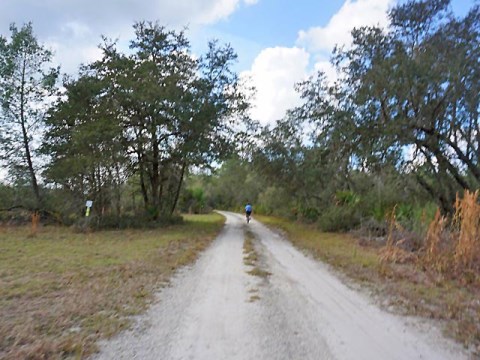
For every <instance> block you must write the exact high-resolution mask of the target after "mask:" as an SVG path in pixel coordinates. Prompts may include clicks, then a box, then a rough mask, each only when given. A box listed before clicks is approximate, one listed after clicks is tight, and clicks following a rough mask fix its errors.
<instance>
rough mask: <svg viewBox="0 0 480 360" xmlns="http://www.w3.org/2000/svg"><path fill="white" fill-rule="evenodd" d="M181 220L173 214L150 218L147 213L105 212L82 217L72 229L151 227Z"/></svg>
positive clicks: (171, 223)
mask: <svg viewBox="0 0 480 360" xmlns="http://www.w3.org/2000/svg"><path fill="white" fill-rule="evenodd" d="M182 222H183V218H182V217H181V216H180V215H175V214H174V215H172V216H163V217H160V218H159V219H157V220H152V218H151V217H150V216H149V215H148V214H147V213H141V214H124V215H121V216H118V215H113V214H105V215H102V216H90V217H82V218H81V219H79V220H77V222H76V223H75V224H74V229H75V230H76V231H80V232H86V231H89V230H120V229H153V228H157V227H164V226H168V225H174V224H180V223H182Z"/></svg>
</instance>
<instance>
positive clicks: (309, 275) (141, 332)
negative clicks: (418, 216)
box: [95, 213, 465, 360]
mask: <svg viewBox="0 0 480 360" xmlns="http://www.w3.org/2000/svg"><path fill="white" fill-rule="evenodd" d="M222 214H224V215H225V216H226V218H227V222H226V226H225V229H224V230H223V231H222V233H221V234H220V236H219V237H218V238H217V239H216V240H215V241H214V243H213V245H212V246H211V247H210V248H209V249H208V250H207V251H205V253H204V254H203V255H202V256H201V257H200V259H199V260H198V261H197V262H196V263H195V264H194V265H193V266H191V267H188V268H185V269H183V270H182V271H181V272H179V273H178V274H177V275H176V276H175V278H174V279H173V280H172V283H171V286H169V287H167V288H165V289H163V290H162V291H161V292H160V294H159V301H158V302H157V303H156V304H154V305H153V306H152V307H151V308H150V310H149V311H148V312H147V313H146V314H145V315H143V316H141V317H139V318H138V319H137V322H136V325H135V327H134V328H133V329H132V330H131V331H128V332H125V333H123V334H121V335H119V336H118V337H116V338H114V339H113V340H111V341H108V342H105V343H103V344H101V349H102V351H101V352H100V354H99V355H97V356H96V357H95V358H96V359H165V360H167V359H209V360H215V359H279V360H281V359H316V360H318V359H338V360H341V359H355V360H359V359H369V360H372V359H381V360H384V359H408V360H412V359H434V360H440V359H462V358H465V355H463V354H462V353H461V349H460V348H459V347H458V346H456V345H454V344H452V343H451V342H449V341H447V340H445V339H443V338H442V337H441V336H440V334H439V332H438V331H437V330H435V329H433V328H431V327H429V326H428V325H426V324H420V323H419V322H417V321H414V320H412V319H409V320H407V319H404V318H401V317H397V316H394V315H391V314H389V313H386V312H384V311H382V310H380V309H379V308H378V307H377V306H375V305H374V304H373V302H372V301H371V300H370V299H368V298H367V297H366V296H365V295H363V294H361V293H358V292H355V291H354V290H352V289H350V288H349V287H348V286H346V285H344V284H342V282H341V281H340V280H339V279H338V278H337V277H336V276H335V275H333V274H332V273H331V272H330V271H329V270H328V269H327V267H326V266H325V265H323V264H320V263H318V262H316V261H314V260H312V259H310V258H309V257H306V256H305V255H303V254H302V253H301V252H300V251H298V250H297V249H295V248H294V247H293V246H292V245H291V244H290V243H288V242H287V241H285V240H284V239H282V238H281V237H280V236H279V235H277V234H275V233H273V232H271V231H270V230H268V229H267V228H266V227H264V226H263V225H261V224H260V223H258V222H257V221H255V220H253V221H252V222H250V224H248V225H247V224H246V223H245V221H244V219H243V217H241V216H240V215H237V214H233V213H222ZM247 227H248V228H249V229H250V230H251V231H252V232H253V233H254V234H255V237H256V241H255V246H256V250H257V252H258V253H259V254H260V262H261V268H262V269H264V270H266V271H268V272H270V273H271V275H270V276H268V277H266V278H265V277H258V276H252V275H249V274H248V273H247V271H248V270H249V269H250V268H249V266H247V265H245V264H244V259H243V258H244V254H243V242H244V233H245V230H246V229H247Z"/></svg>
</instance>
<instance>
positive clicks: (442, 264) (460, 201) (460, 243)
mask: <svg viewBox="0 0 480 360" xmlns="http://www.w3.org/2000/svg"><path fill="white" fill-rule="evenodd" d="M478 195H479V192H478V191H476V192H469V191H466V192H465V194H464V196H463V198H460V197H459V196H457V200H456V202H455V214H454V216H453V219H452V221H449V219H448V218H447V217H444V216H441V215H440V212H439V211H437V213H436V215H435V219H434V220H433V221H432V223H431V224H430V226H429V229H428V233H427V237H426V243H425V251H424V254H423V256H422V258H421V259H420V263H421V264H422V265H423V266H425V267H426V268H428V269H429V270H431V271H435V272H437V273H440V274H443V275H445V276H448V277H450V278H454V279H456V280H459V281H461V282H465V283H477V285H480V205H479V203H478Z"/></svg>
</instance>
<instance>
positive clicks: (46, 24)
mask: <svg viewBox="0 0 480 360" xmlns="http://www.w3.org/2000/svg"><path fill="white" fill-rule="evenodd" d="M256 2H257V0H195V1H191V0H175V1H172V0H122V1H118V0H101V1H100V0H69V1H65V0H42V1H38V0H0V34H1V35H4V36H9V34H10V32H9V29H8V25H9V24H10V23H12V22H14V23H16V24H17V26H18V27H20V26H22V24H24V23H26V22H29V21H31V22H33V28H34V32H35V34H36V35H37V37H38V39H39V40H40V42H41V43H47V44H48V45H49V46H50V47H51V48H53V50H55V53H56V58H55V62H60V63H61V65H62V71H64V72H69V73H70V72H74V71H75V70H76V69H77V67H78V65H79V64H80V63H82V62H86V61H91V60H95V59H97V58H98V57H99V56H100V52H99V51H98V50H97V49H96V46H97V45H98V44H99V43H100V42H101V35H105V36H107V37H109V38H112V39H120V40H121V41H127V40H130V39H131V38H132V36H133V31H132V25H133V23H134V22H135V21H139V20H147V21H150V20H152V21H156V20H158V21H159V22H160V23H161V24H163V25H166V26H167V27H169V28H174V29H180V28H183V27H184V26H189V27H190V31H192V29H195V27H197V26H201V25H205V24H212V23H215V22H217V21H219V20H221V19H224V18H227V17H228V16H229V15H231V14H232V13H233V12H234V11H236V10H237V9H238V8H239V7H240V6H241V5H244V6H250V5H253V4H255V3H256Z"/></svg>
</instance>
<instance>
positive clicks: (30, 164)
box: [20, 60, 42, 209]
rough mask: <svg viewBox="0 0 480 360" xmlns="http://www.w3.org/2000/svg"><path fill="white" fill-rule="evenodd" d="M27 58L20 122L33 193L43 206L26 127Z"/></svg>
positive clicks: (21, 96)
mask: <svg viewBox="0 0 480 360" xmlns="http://www.w3.org/2000/svg"><path fill="white" fill-rule="evenodd" d="M25 68H26V64H25V60H24V61H23V69H22V86H21V89H20V124H21V126H22V136H23V139H22V140H23V147H24V150H25V159H26V160H27V166H28V172H29V174H30V182H31V185H32V189H33V193H34V194H35V200H36V203H37V206H36V207H37V208H38V209H39V208H40V207H41V203H42V201H41V198H40V191H39V189H38V183H37V177H36V175H35V170H34V168H33V162H32V156H31V152H30V142H29V141H28V133H27V128H26V127H25V124H26V119H25Z"/></svg>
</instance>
